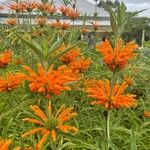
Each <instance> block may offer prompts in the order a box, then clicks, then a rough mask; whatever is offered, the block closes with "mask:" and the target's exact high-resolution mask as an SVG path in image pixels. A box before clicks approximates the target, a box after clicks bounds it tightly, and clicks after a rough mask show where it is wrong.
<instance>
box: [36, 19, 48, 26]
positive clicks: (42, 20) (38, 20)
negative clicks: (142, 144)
mask: <svg viewBox="0 0 150 150" xmlns="http://www.w3.org/2000/svg"><path fill="white" fill-rule="evenodd" d="M46 22H47V19H46V18H41V17H39V18H37V19H36V23H37V24H38V25H39V26H40V27H44V26H45V25H46Z"/></svg>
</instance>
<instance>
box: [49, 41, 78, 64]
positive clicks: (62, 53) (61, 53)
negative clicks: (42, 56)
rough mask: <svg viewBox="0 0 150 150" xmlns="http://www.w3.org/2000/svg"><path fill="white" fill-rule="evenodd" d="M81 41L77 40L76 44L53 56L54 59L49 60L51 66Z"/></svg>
mask: <svg viewBox="0 0 150 150" xmlns="http://www.w3.org/2000/svg"><path fill="white" fill-rule="evenodd" d="M79 43H80V42H77V43H76V44H74V45H72V46H70V47H68V48H66V49H65V50H64V51H62V52H60V53H59V54H58V55H56V56H55V57H53V59H52V60H51V61H50V62H49V66H51V65H52V64H53V63H55V61H57V60H58V59H59V58H60V57H61V56H63V55H64V54H65V53H67V52H69V51H70V50H71V49H72V48H74V47H76V46H77V45H79Z"/></svg>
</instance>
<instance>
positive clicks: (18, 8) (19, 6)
mask: <svg viewBox="0 0 150 150" xmlns="http://www.w3.org/2000/svg"><path fill="white" fill-rule="evenodd" d="M8 7H9V8H10V10H12V11H15V12H17V13H19V12H23V11H24V10H25V6H24V4H23V3H11V4H10V5H9V6H8Z"/></svg>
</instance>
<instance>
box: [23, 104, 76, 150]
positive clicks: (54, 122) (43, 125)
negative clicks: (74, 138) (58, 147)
mask: <svg viewBox="0 0 150 150" xmlns="http://www.w3.org/2000/svg"><path fill="white" fill-rule="evenodd" d="M31 109H32V111H33V112H34V114H35V115H36V116H37V117H36V119H33V118H24V119H23V121H27V122H31V123H34V124H35V125H36V126H38V127H36V128H34V129H33V130H30V131H28V132H26V133H25V134H23V135H22V137H26V136H29V135H32V134H35V133H37V132H40V134H41V135H42V138H41V140H40V141H39V142H38V143H37V145H36V148H37V149H38V150H40V149H41V147H42V145H43V144H44V143H45V141H46V140H47V138H48V136H50V137H51V139H52V141H56V140H57V132H59V131H60V132H65V133H68V132H69V131H74V132H76V131H78V129H77V128H75V127H73V126H70V125H66V124H65V122H67V121H68V120H70V119H71V118H73V117H75V116H76V115H77V113H74V112H72V110H73V108H65V107H64V106H61V107H60V108H59V109H58V111H57V112H56V115H54V114H53V112H52V107H51V104H48V106H47V110H46V112H47V113H44V112H43V111H42V110H41V109H40V108H39V107H38V106H36V105H34V106H31ZM37 118H39V119H37Z"/></svg>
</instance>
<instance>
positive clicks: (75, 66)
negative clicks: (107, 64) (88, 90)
mask: <svg viewBox="0 0 150 150" xmlns="http://www.w3.org/2000/svg"><path fill="white" fill-rule="evenodd" d="M91 63H92V61H91V59H90V58H85V57H81V58H80V59H76V60H74V61H72V62H71V63H70V64H69V67H70V68H71V70H72V71H73V72H78V73H83V72H85V71H86V70H87V69H88V68H89V66H90V64H91Z"/></svg>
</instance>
